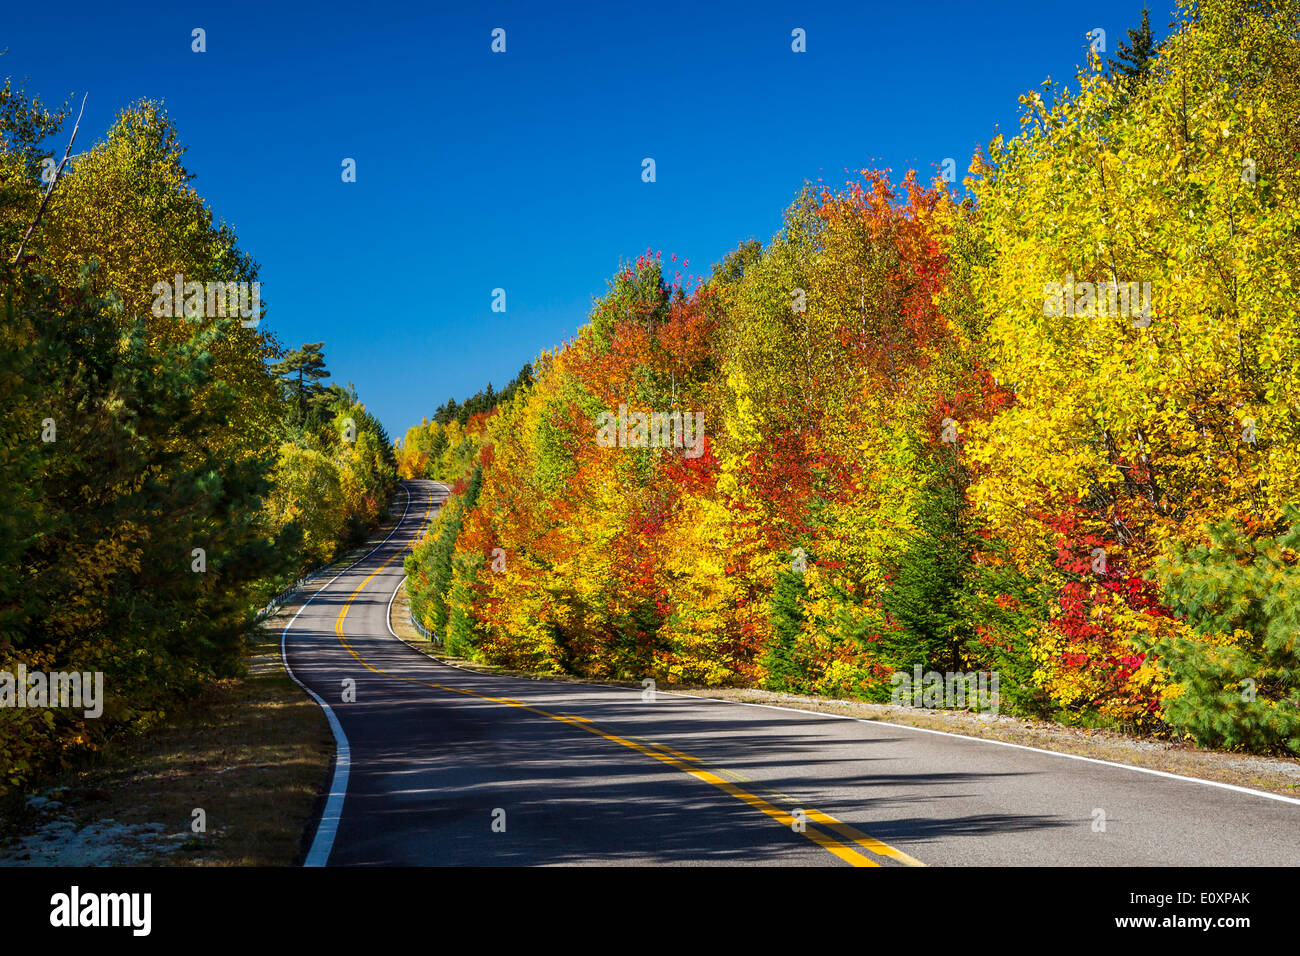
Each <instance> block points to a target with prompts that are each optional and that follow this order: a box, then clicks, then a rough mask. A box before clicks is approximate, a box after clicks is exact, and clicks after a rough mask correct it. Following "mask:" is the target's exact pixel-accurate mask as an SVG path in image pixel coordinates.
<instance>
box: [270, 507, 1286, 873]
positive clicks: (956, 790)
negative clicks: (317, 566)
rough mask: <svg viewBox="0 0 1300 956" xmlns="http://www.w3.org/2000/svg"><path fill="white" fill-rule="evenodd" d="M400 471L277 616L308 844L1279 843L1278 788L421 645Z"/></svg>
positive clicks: (338, 856) (324, 848)
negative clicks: (656, 688)
mask: <svg viewBox="0 0 1300 956" xmlns="http://www.w3.org/2000/svg"><path fill="white" fill-rule="evenodd" d="M403 486H404V488H405V489H406V494H405V496H403V495H399V496H398V502H397V507H398V509H399V511H400V512H402V513H403V517H402V519H401V521H400V522H399V523H398V526H397V527H396V529H395V530H394V531H393V534H392V535H391V536H390V537H389V538H388V539H387V540H386V541H385V542H384V543H382V544H381V545H380V546H379V547H378V548H376V549H375V550H374V551H373V552H371V553H370V554H369V555H367V556H366V557H365V558H363V559H362V560H361V561H360V562H358V563H357V564H356V565H354V566H353V567H351V568H349V569H348V570H346V571H344V572H343V573H342V574H340V575H339V576H338V577H337V578H335V579H334V580H333V581H331V582H330V583H329V584H328V585H327V586H326V587H325V588H323V589H322V590H321V591H320V592H319V593H318V594H317V595H316V596H315V597H313V598H312V599H311V601H310V602H309V603H308V604H307V605H306V606H304V608H303V609H302V610H301V611H300V612H299V613H298V615H297V616H296V617H295V618H294V620H293V621H291V622H290V623H289V624H288V625H287V626H286V628H285V630H284V634H283V638H282V640H283V647H284V655H285V659H286V661H287V663H288V664H289V665H290V667H291V670H292V673H293V674H294V676H295V678H296V679H297V680H299V681H300V682H301V683H302V684H304V685H305V686H306V688H307V689H308V690H309V692H311V693H312V694H313V696H315V697H316V698H317V700H318V701H320V702H321V703H322V704H323V705H325V706H326V709H327V714H328V715H329V716H330V721H331V725H332V726H333V727H334V728H335V736H336V739H337V741H338V743H339V752H338V753H339V755H338V758H337V760H336V767H335V770H334V774H333V783H332V785H331V793H330V795H329V799H328V802H327V805H326V807H325V810H324V813H323V815H322V818H321V821H320V824H319V827H318V829H317V831H316V832H315V835H314V840H313V843H312V847H311V850H310V852H309V853H308V857H307V864H308V865H321V864H324V863H329V864H330V865H367V864H369V865H446V864H477V865H492V864H506V865H533V864H667V865H687V864H689V865H700V864H730V865H772V864H781V865H785V864H795V865H856V866H917V865H929V866H934V865H948V866H951V865H1040V864H1041V865H1130V866H1132V865H1139V866H1142V865H1162V866H1189V865H1208V866H1214V865H1238V866H1240V865H1256V864H1267V865H1286V866H1295V865H1300V800H1297V799H1293V798H1285V797H1273V796H1271V795H1268V794H1262V793H1257V792H1254V791H1243V790H1239V789H1234V788H1231V787H1227V786H1224V785H1213V784H1208V783H1204V782H1200V781H1193V780H1189V779H1186V778H1180V777H1172V776H1169V775H1161V774H1157V773H1152V772H1143V771H1140V770H1136V769H1133V768H1127V767H1119V766H1115V765H1111V764H1106V763H1102V762H1098V761H1090V760H1086V759H1079V758H1071V757H1067V756H1064V755H1060V754H1052V753H1048V752H1045V751H1039V750H1032V749H1028V748H1021V747H1015V746H1012V745H1000V744H997V743H994V742H990V741H983V740H977V739H974V738H967V737H957V736H952V735H947V734H940V733H936V732H927V731H923V730H918V729H915V728H910V727H901V726H898V725H891V724H882V723H878V722H870V721H859V720H852V719H840V718H836V717H832V716H827V715H825V714H812V713H805V712H799V711H792V710H785V709H778V708H771V707H763V706H759V705H745V704H736V703H729V702H722V701H712V700H708V699H705V698H700V697H692V696H688V695H681V694H670V693H663V692H659V693H657V694H654V695H653V699H647V698H648V697H649V695H648V694H645V693H643V691H642V690H640V689H629V688H622V687H608V686H601V685H592V684H575V683H556V682H546V681H533V680H527V679H518V678H510V677H498V676H492V675H486V674H478V673H474V672H471V671H466V670H463V669H460V668H456V667H452V666H450V665H447V664H442V663H440V662H437V661H434V660H432V659H430V658H428V657H426V656H425V655H423V654H421V653H419V652H418V651H416V650H415V649H413V648H412V647H410V646H409V645H407V644H405V643H404V642H402V641H400V640H398V639H397V638H396V637H395V636H394V635H393V634H392V632H391V631H390V629H389V626H388V607H389V604H390V601H391V598H392V596H393V594H394V592H395V590H396V589H397V587H398V586H399V584H400V582H401V579H402V573H403V572H402V557H403V555H404V554H405V552H406V551H407V549H408V548H409V546H410V544H411V542H412V541H413V540H414V539H415V537H416V536H418V533H419V530H420V528H421V527H422V526H423V524H424V521H425V519H426V517H427V515H428V514H429V513H430V512H431V511H433V510H436V508H437V507H438V506H439V503H440V502H441V501H442V500H444V499H445V497H446V489H445V488H443V486H441V485H436V484H435V483H433V482H422V481H408V482H404V483H403ZM345 680H350V681H355V699H354V700H348V701H346V702H345V700H344V681H345ZM1099 811H1100V814H1101V815H1100V816H1099V815H1098V812H1099ZM1102 824H1104V829H1103V828H1102Z"/></svg>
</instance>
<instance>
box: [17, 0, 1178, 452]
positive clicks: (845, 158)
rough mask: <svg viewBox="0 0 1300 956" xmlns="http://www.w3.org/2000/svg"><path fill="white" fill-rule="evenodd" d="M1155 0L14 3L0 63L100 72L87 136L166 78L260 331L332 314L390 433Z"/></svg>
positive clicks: (54, 75) (93, 81)
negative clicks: (665, 268) (639, 268)
mask: <svg viewBox="0 0 1300 956" xmlns="http://www.w3.org/2000/svg"><path fill="white" fill-rule="evenodd" d="M1142 5H1143V4H1142V0H1094V2H1087V3H1084V2H1077V0H1055V2H1051V3H1042V2H1004V3H994V4H983V3H979V4H976V3H968V2H967V3H946V2H937V3H936V2H929V3H925V4H920V3H916V4H902V5H899V4H889V5H882V6H877V5H875V4H872V3H870V2H865V3H864V2H854V3H842V4H815V3H811V4H810V3H804V2H789V0H787V2H784V3H768V2H747V3H648V4H636V5H633V4H626V3H612V2H604V3H592V4H576V3H565V4H540V3H536V2H532V3H523V4H501V3H488V4H483V5H482V6H481V8H480V9H477V10H465V9H463V8H462V5H460V4H456V5H445V6H444V5H442V4H436V3H435V4H429V3H423V4H401V3H383V4H379V3H335V2H328V0H327V2H322V3H312V4H307V3H303V4H300V5H298V4H282V3H275V2H268V0H263V2H257V3H249V2H244V0H236V2H224V3H210V4H186V3H162V2H160V3H150V4H130V3H124V4H120V5H119V4H104V3H102V2H95V3H88V2H82V0H71V2H64V3H60V4H58V5H56V6H54V7H51V6H49V5H42V4H31V3H23V4H18V3H6V4H5V10H4V11H3V13H0V48H4V47H8V49H9V54H8V55H7V56H4V57H3V58H0V65H2V66H3V72H4V73H5V75H10V76H13V77H14V78H15V79H16V80H18V79H22V78H24V77H26V78H28V81H27V84H26V85H27V89H28V91H29V92H33V93H37V94H39V95H40V96H41V97H42V98H44V99H45V100H47V102H50V103H51V104H52V105H55V104H57V103H59V102H61V101H62V100H63V99H64V97H66V96H68V95H69V94H72V93H75V94H76V95H77V98H78V99H79V98H80V95H81V93H82V92H84V91H87V90H88V91H89V93H90V97H89V100H88V101H87V105H86V116H85V119H84V120H83V122H82V132H81V133H80V134H79V135H78V139H79V143H78V147H79V148H81V149H84V148H86V147H87V146H88V145H89V142H90V140H91V139H93V138H98V137H100V136H102V134H103V131H104V130H106V129H107V128H108V127H109V126H110V125H111V123H112V120H113V117H114V116H115V114H116V112H117V111H118V110H119V109H121V108H122V107H124V106H126V105H127V104H129V103H131V102H134V101H136V100H139V99H144V98H152V99H160V100H162V101H163V102H164V104H165V106H166V108H167V110H168V112H169V113H170V115H171V117H172V119H173V120H174V121H175V123H176V124H177V126H178V128H179V130H180V135H181V139H182V142H183V143H185V144H186V145H187V146H188V147H189V151H188V153H187V154H186V164H187V166H188V167H189V169H190V170H191V172H194V173H197V174H198V178H197V179H196V180H195V186H196V188H197V189H198V190H199V193H200V194H201V195H202V196H204V197H205V199H206V200H207V201H208V203H209V204H210V205H211V206H212V208H213V209H214V211H215V212H216V214H217V215H218V216H219V217H221V218H224V219H225V220H226V221H227V222H229V223H230V224H231V225H232V226H233V227H234V228H235V230H236V232H237V233H238V235H239V237H240V242H241V245H242V246H243V248H244V249H245V250H246V251H248V252H249V253H250V254H251V255H252V256H253V257H254V258H255V259H256V260H257V261H259V262H260V263H261V265H262V274H261V278H262V281H263V289H262V295H263V299H264V301H265V302H266V303H267V306H268V310H267V325H268V326H269V328H270V329H271V330H272V331H273V332H274V333H275V334H276V335H277V336H278V337H279V338H280V340H281V341H282V342H284V343H285V344H286V345H289V346H294V345H298V344H301V343H302V342H305V341H313V342H314V341H319V340H322V339H323V340H324V341H325V356H326V359H327V361H328V363H329V366H330V369H331V371H332V372H333V373H334V376H335V380H336V381H339V382H347V381H352V382H354V383H355V384H356V386H357V389H358V391H359V392H360V394H361V397H362V399H363V400H364V401H365V402H366V404H367V405H368V407H369V408H370V409H371V411H373V412H374V413H375V414H377V415H378V416H379V418H380V419H381V420H382V421H383V422H384V424H385V426H386V427H387V428H388V430H389V432H390V433H391V434H392V435H393V437H394V438H397V437H400V436H401V435H402V434H404V432H405V431H406V428H407V427H408V426H409V425H411V424H413V423H415V422H417V421H419V419H420V418H421V417H422V416H424V415H428V414H431V413H432V412H433V410H434V408H435V407H436V406H437V405H438V404H439V403H441V402H442V401H444V400H445V399H447V398H448V397H449V396H452V395H454V396H456V398H457V399H461V398H464V397H465V396H467V395H468V394H471V393H473V392H474V391H477V390H478V389H479V388H480V387H482V386H483V385H484V384H486V383H487V382H488V381H489V380H490V381H491V382H493V383H494V384H495V385H496V386H497V387H500V386H502V385H504V384H505V383H506V381H507V380H509V379H510V378H511V377H512V376H513V375H514V373H515V372H516V371H517V370H518V368H519V366H520V365H522V364H523V363H524V362H525V361H528V360H531V359H532V358H533V357H534V356H535V355H536V354H537V353H538V352H539V351H540V350H541V349H544V348H550V347H553V346H555V345H557V344H559V343H560V342H562V341H563V340H564V339H565V338H567V337H568V336H570V335H572V334H573V332H574V331H576V329H577V328H579V327H580V326H581V325H582V324H583V323H584V322H585V321H586V316H587V312H588V310H589V308H590V306H591V301H592V298H593V296H596V295H599V294H601V293H603V292H604V290H605V280H606V279H607V278H608V277H609V276H610V275H611V274H612V273H613V272H614V271H615V270H616V269H617V267H618V264H619V260H620V258H624V259H630V258H632V257H634V256H635V255H637V254H638V253H640V252H642V251H644V250H646V249H647V248H649V249H653V250H662V251H663V254H664V258H665V259H667V258H668V257H669V256H670V255H671V254H673V253H676V254H677V256H678V258H679V260H680V259H681V258H683V257H684V258H687V259H689V260H690V263H691V268H690V270H689V271H691V272H693V273H695V274H701V273H707V272H708V271H709V269H710V268H711V266H712V264H713V263H714V262H716V261H717V260H718V259H720V258H721V257H722V256H723V255H724V254H725V253H726V252H727V251H728V250H730V249H732V248H734V247H735V246H736V245H737V244H738V243H739V242H740V241H742V240H744V239H747V238H751V237H753V238H757V239H760V240H763V241H766V240H767V239H768V238H769V237H770V236H771V235H772V233H773V232H774V231H775V230H776V229H777V228H778V227H779V226H780V221H781V213H782V210H783V209H784V208H785V207H786V206H787V205H788V204H789V203H790V201H791V200H792V199H793V198H794V196H795V194H796V193H797V192H798V190H799V188H800V186H801V185H802V183H803V182H804V181H805V180H813V181H815V180H817V179H818V177H823V178H824V179H825V181H826V182H827V183H829V184H832V185H837V184H841V183H843V182H844V181H845V180H846V179H847V178H848V174H847V173H846V170H849V169H852V170H856V169H860V168H862V167H864V166H882V167H890V168H892V169H893V170H894V171H895V173H896V175H898V176H901V174H902V171H903V170H905V169H907V168H909V167H912V168H917V169H918V170H921V171H923V172H926V173H927V174H929V173H930V171H931V170H932V169H933V168H934V167H935V166H936V165H937V164H939V163H941V162H942V160H943V159H944V158H945V157H953V158H954V159H955V160H956V161H957V169H958V177H959V178H960V177H961V176H963V175H965V171H966V167H967V165H968V163H969V160H970V156H971V153H972V152H973V150H974V149H975V147H976V145H977V144H979V143H982V142H987V141H988V140H989V139H990V138H991V137H992V136H993V135H994V134H995V132H996V131H998V129H1000V130H1001V131H1002V132H1003V133H1004V134H1006V135H1011V134H1012V133H1014V132H1015V130H1016V128H1017V122H1016V117H1017V115H1018V104H1017V97H1018V96H1019V95H1020V94H1021V93H1023V92H1025V91H1027V90H1030V89H1035V88H1037V87H1038V86H1039V84H1040V83H1042V81H1043V80H1044V79H1045V78H1046V77H1048V76H1049V75H1050V76H1052V77H1053V78H1055V79H1058V80H1067V79H1069V78H1070V77H1072V76H1073V74H1074V66H1075V64H1077V63H1081V62H1083V60H1084V52H1083V51H1084V47H1085V45H1086V42H1087V41H1086V37H1085V35H1086V34H1087V33H1088V31H1089V30H1091V29H1093V28H1095V27H1101V28H1103V29H1104V30H1105V31H1106V43H1107V46H1106V49H1107V52H1108V53H1113V51H1114V49H1115V46H1116V45H1117V44H1118V42H1119V40H1120V39H1121V38H1122V37H1124V36H1126V30H1127V28H1129V27H1133V26H1136V25H1137V22H1138V20H1139V17H1140V11H1141V8H1142ZM1171 10H1172V2H1170V0H1162V2H1161V3H1158V4H1153V5H1152V15H1151V20H1152V27H1153V30H1154V32H1155V33H1156V35H1157V38H1160V37H1163V36H1164V35H1165V34H1166V33H1167V32H1168V31H1167V27H1166V25H1167V23H1168V22H1169V21H1170V20H1171V19H1172V15H1171V12H1170V11H1171ZM194 27H202V28H204V29H205V30H206V31H207V52H206V53H203V54H198V53H193V52H191V49H190V46H191V30H192V29H193V28H194ZM496 27H501V28H503V29H505V30H506V53H504V54H494V53H492V52H491V50H490V44H491V31H492V30H493V28H496ZM796 27H799V28H802V29H804V30H805V31H806V35H807V52H806V53H802V54H796V53H794V52H792V51H791V48H790V45H791V30H793V29H794V28H796ZM74 113H75V110H74ZM82 137H85V139H82ZM59 152H60V154H61V152H62V147H61V146H60V149H59ZM344 157H353V158H355V159H356V162H357V182H355V183H344V182H342V180H341V176H340V172H341V163H342V160H343V158H344ZM645 157H653V158H654V160H655V161H656V165H657V182H654V183H644V182H642V180H641V161H642V159H643V158H645ZM498 287H500V288H504V289H505V290H506V303H507V311H506V313H505V314H500V313H494V312H492V311H491V304H492V290H493V289H494V288H498Z"/></svg>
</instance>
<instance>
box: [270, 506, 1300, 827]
mask: <svg viewBox="0 0 1300 956" xmlns="http://www.w3.org/2000/svg"><path fill="white" fill-rule="evenodd" d="M435 484H438V482H435ZM405 581H406V576H405V575H403V576H402V580H401V581H399V582H398V584H397V588H396V589H395V590H394V591H393V596H392V597H390V598H389V599H388V614H387V616H386V622H387V624H388V633H389V634H392V635H393V637H396V638H397V639H398V640H399V641H401V642H402V643H403V644H405V645H407V646H408V647H410V648H412V649H414V650H419V648H417V647H415V645H414V644H412V643H411V642H410V641H408V640H406V639H405V638H402V637H399V636H398V634H397V632H396V631H394V630H393V624H392V617H393V600H394V599H395V598H396V597H397V591H398V590H400V589H401V587H402V584H403V583H404V582H405ZM290 623H292V622H290ZM420 653H421V654H424V652H423V651H420ZM424 656H425V657H428V658H429V659H430V660H432V661H434V662H435V663H438V664H443V665H445V666H447V667H455V668H456V669H457V670H463V671H465V672H466V673H469V674H480V675H482V674H484V672H483V671H476V670H472V669H471V668H468V667H460V666H459V665H457V664H452V663H451V662H449V661H440V660H438V659H437V658H434V657H430V656H429V655H428V654H425V655H424ZM486 676H489V677H498V676H505V675H498V674H490V673H488V674H486ZM515 679H516V680H523V679H526V678H515ZM534 679H535V680H544V679H545V678H534ZM556 683H561V682H558V681H557V682H556ZM563 683H566V684H579V685H582V686H585V687H599V688H602V689H604V690H609V691H621V690H629V689H631V690H637V688H625V687H614V686H611V685H609V684H593V683H588V682H586V681H564V682H563ZM637 692H638V693H639V691H637ZM657 693H660V694H663V695H664V696H666V697H688V698H690V699H691V700H704V701H709V702H710V703H714V704H731V705H732V706H735V707H761V708H763V709H764V710H781V711H785V712H787V713H794V714H810V715H812V716H814V717H830V718H832V719H834V720H852V721H854V722H856V723H859V724H871V725H873V726H877V727H894V728H897V729H898V730H911V731H915V732H917V733H921V734H938V735H939V736H941V737H953V738H955V739H957V740H966V741H970V742H973V743H981V744H995V745H996V746H998V747H1013V748H1015V749H1016V750H1030V751H1033V752H1034V753H1040V754H1047V755H1048V756H1051V757H1064V758H1066V759H1067V760H1082V761H1084V762H1085V763H1095V764H1101V765H1102V766H1103V767H1118V768H1119V769H1121V770H1132V771H1134V772H1135V773H1147V774H1151V775H1152V776H1155V777H1167V778H1169V779H1170V780H1182V781H1184V782H1186V783H1199V784H1203V785H1204V786H1207V787H1218V788H1219V789H1221V790H1233V791H1236V792H1237V793H1246V794H1250V795H1251V796H1255V797H1264V798H1266V799H1269V800H1277V801H1279V802H1281V803H1290V804H1294V805H1296V806H1300V798H1296V797H1287V796H1283V795H1282V794H1280V793H1268V792H1267V791H1264V790H1252V789H1251V788H1250V787H1239V786H1237V785H1236V784H1232V783H1222V782H1220V781H1218V780H1205V779H1204V778H1202V777H1187V776H1184V775H1183V774H1180V773H1169V772H1168V771H1165V770H1152V769H1151V768H1150V767H1135V766H1134V765H1133V764H1127V763H1116V762H1115V761H1113V760H1101V759H1099V758H1097V757H1083V756H1080V755H1079V754H1067V753H1062V752H1061V751H1059V750H1045V749H1043V748H1042V747H1030V746H1027V745H1025V744H1013V743H1010V742H1008V741H1005V740H992V739H990V738H988V737H972V736H970V735H968V734H954V733H952V732H951V731H947V730H931V729H930V728H928V727H912V726H910V725H908V724H895V723H892V722H890V721H888V720H872V719H870V718H868V717H850V716H849V715H848V714H830V713H826V712H824V711H820V710H804V709H802V708H799V707H782V706H781V705H779V704H755V703H751V702H749V701H743V700H722V699H720V698H718V697H703V696H701V695H699V694H684V693H682V692H681V691H671V690H661V691H657ZM313 696H314V695H313Z"/></svg>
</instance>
